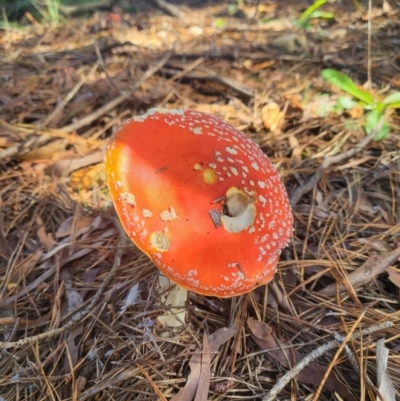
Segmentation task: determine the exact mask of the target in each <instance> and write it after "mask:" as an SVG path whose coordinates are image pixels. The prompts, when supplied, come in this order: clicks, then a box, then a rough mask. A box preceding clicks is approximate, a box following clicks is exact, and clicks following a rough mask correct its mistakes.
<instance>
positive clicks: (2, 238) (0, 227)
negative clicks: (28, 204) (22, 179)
mask: <svg viewBox="0 0 400 401" xmlns="http://www.w3.org/2000/svg"><path fill="white" fill-rule="evenodd" d="M1 206H2V201H1V196H0V258H1V257H2V258H3V259H5V260H8V258H9V257H10V256H11V247H10V244H9V243H8V242H7V238H6V235H5V233H4V216H3V213H2V212H1Z"/></svg>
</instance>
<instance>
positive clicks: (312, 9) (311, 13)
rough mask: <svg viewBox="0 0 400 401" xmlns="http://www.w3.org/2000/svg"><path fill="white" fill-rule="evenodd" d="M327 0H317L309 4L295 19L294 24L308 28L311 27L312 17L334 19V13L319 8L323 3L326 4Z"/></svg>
mask: <svg viewBox="0 0 400 401" xmlns="http://www.w3.org/2000/svg"><path fill="white" fill-rule="evenodd" d="M326 2H327V0H316V1H314V3H313V4H311V6H309V7H308V8H307V9H306V10H305V11H303V13H302V14H301V15H300V17H299V18H298V19H297V20H294V21H293V24H294V25H296V26H298V27H299V28H301V29H304V30H305V29H307V28H309V27H310V23H309V20H310V19H311V18H323V19H333V18H335V16H334V14H333V13H330V12H325V11H321V10H318V9H319V8H320V7H321V6H322V5H324V4H325V3H326Z"/></svg>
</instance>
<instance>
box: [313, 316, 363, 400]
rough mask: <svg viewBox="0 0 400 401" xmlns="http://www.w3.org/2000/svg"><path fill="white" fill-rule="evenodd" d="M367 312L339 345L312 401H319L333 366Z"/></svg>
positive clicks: (359, 318) (358, 319)
mask: <svg viewBox="0 0 400 401" xmlns="http://www.w3.org/2000/svg"><path fill="white" fill-rule="evenodd" d="M366 311H367V310H366V309H364V310H363V312H362V313H361V314H360V316H359V317H358V318H357V320H356V321H355V322H354V324H353V326H352V327H351V329H350V331H349V332H348V333H347V335H346V337H345V338H344V339H343V341H341V343H339V344H340V345H339V348H338V349H337V351H336V353H335V355H334V357H333V358H332V360H331V362H330V364H329V366H328V367H327V369H326V371H325V374H324V377H323V378H322V380H321V383H320V384H319V386H318V388H317V391H316V392H315V394H314V397H313V399H312V401H318V398H319V395H320V394H321V391H322V389H323V387H324V384H325V382H326V380H327V378H328V376H329V374H330V373H331V370H332V368H333V365H334V364H335V362H336V361H337V359H338V358H339V355H340V354H341V352H342V351H343V348H344V347H345V345H346V344H347V343H348V341H349V338H350V337H351V336H352V334H353V333H354V330H355V329H356V328H357V326H358V325H359V323H360V322H361V320H362V319H363V318H364V316H365V312H366ZM335 340H336V341H337V338H335Z"/></svg>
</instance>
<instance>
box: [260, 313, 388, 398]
mask: <svg viewBox="0 0 400 401" xmlns="http://www.w3.org/2000/svg"><path fill="white" fill-rule="evenodd" d="M393 326H394V323H393V322H390V321H386V322H382V323H380V324H376V325H374V326H371V327H367V328H366V329H364V330H361V332H358V333H355V334H353V335H351V336H350V337H349V338H348V339H347V340H348V341H352V340H355V339H357V338H360V337H361V336H366V335H369V334H371V333H374V332H376V331H379V330H385V329H389V328H391V327H393ZM340 345H341V342H339V341H337V340H333V341H330V342H328V343H327V344H324V345H321V346H320V347H318V348H317V349H315V350H314V351H312V352H311V353H310V354H309V355H307V356H306V357H305V358H304V359H302V360H301V361H300V362H299V363H297V364H296V365H295V366H294V367H293V368H292V369H291V370H289V371H288V372H287V373H286V374H284V375H283V376H282V377H281V378H280V379H279V380H278V381H277V383H276V384H275V386H274V387H273V388H272V390H271V391H270V392H269V394H268V395H267V396H265V397H264V398H263V399H262V401H274V400H275V399H276V397H277V395H278V394H279V393H280V392H281V391H282V390H283V388H284V387H285V386H286V385H287V384H288V383H289V382H290V380H292V379H294V378H295V377H296V376H297V375H298V374H299V373H300V372H301V371H302V370H303V369H304V368H305V367H306V366H307V365H308V364H309V363H311V362H312V361H315V360H316V359H317V358H319V357H320V356H322V355H324V354H325V353H327V352H328V351H330V350H332V349H333V348H335V347H338V346H340Z"/></svg>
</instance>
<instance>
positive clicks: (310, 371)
mask: <svg viewBox="0 0 400 401" xmlns="http://www.w3.org/2000/svg"><path fill="white" fill-rule="evenodd" d="M247 325H248V327H249V329H250V334H251V337H252V338H253V340H254V341H255V343H256V344H257V345H258V346H259V347H260V348H261V349H262V350H265V351H267V355H268V356H269V357H271V358H272V359H273V360H274V361H275V362H278V363H279V364H281V365H283V366H285V367H286V368H288V369H290V368H292V367H293V366H294V365H295V364H297V363H298V362H299V361H301V360H302V359H303V358H304V357H305V355H303V354H301V353H300V352H298V351H296V349H295V348H294V347H289V346H288V345H290V344H287V343H284V342H282V341H279V340H278V339H276V338H275V336H274V335H273V334H272V328H271V327H270V326H269V325H267V324H266V323H264V322H259V321H257V320H254V319H252V318H249V319H247ZM326 369H327V368H326V366H322V365H320V364H319V363H317V362H311V363H310V364H309V365H307V366H306V367H305V368H304V369H303V370H302V371H300V373H299V374H298V375H297V377H296V379H297V380H298V381H300V382H302V383H308V384H313V385H315V386H318V385H319V384H320V382H321V381H322V379H323V377H324V375H325V372H326ZM324 390H328V391H332V392H337V393H338V394H339V395H340V396H341V397H342V398H343V399H345V400H351V401H355V398H354V397H353V396H352V395H351V394H350V392H349V391H348V390H347V388H346V386H345V385H344V384H342V383H341V382H340V381H339V380H338V379H337V378H336V376H335V375H334V373H333V372H331V373H330V374H329V376H328V378H327V380H326V381H325V383H324Z"/></svg>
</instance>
